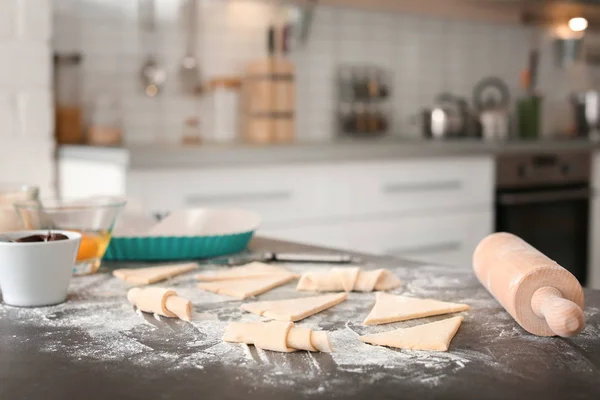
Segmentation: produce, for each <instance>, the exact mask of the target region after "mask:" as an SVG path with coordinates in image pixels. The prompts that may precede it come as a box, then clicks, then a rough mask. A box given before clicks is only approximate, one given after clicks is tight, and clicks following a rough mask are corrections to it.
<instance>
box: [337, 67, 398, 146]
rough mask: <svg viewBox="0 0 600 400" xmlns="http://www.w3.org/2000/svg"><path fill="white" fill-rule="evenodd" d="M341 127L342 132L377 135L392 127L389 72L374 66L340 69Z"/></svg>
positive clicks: (339, 119) (338, 110) (339, 102)
mask: <svg viewBox="0 0 600 400" xmlns="http://www.w3.org/2000/svg"><path fill="white" fill-rule="evenodd" d="M337 79H338V83H337V85H338V107H337V111H336V112H337V120H338V129H339V132H340V133H341V134H344V135H352V136H366V137H374V136H379V135H382V134H385V133H387V132H388V131H389V128H390V109H391V107H390V103H389V102H388V101H387V100H388V99H389V96H390V89H389V81H390V76H389V71H386V70H385V69H383V68H381V67H378V66H373V65H344V66H341V67H340V68H339V70H338V77H337Z"/></svg>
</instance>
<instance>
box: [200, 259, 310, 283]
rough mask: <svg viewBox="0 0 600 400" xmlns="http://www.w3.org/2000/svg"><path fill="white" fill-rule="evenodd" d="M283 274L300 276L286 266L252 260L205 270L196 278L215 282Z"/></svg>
mask: <svg viewBox="0 0 600 400" xmlns="http://www.w3.org/2000/svg"><path fill="white" fill-rule="evenodd" d="M281 274H287V275H293V276H295V277H299V275H297V274H294V273H293V272H290V271H288V270H287V269H285V268H281V267H277V266H274V265H268V264H264V263H261V262H252V263H250V264H246V265H242V266H240V267H234V268H222V269H220V270H216V271H204V272H201V273H199V274H198V275H196V279H198V280H199V281H204V282H214V281H223V280H229V279H241V278H259V277H266V276H273V275H281Z"/></svg>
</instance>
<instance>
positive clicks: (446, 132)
mask: <svg viewBox="0 0 600 400" xmlns="http://www.w3.org/2000/svg"><path fill="white" fill-rule="evenodd" d="M422 118H423V121H422V122H423V134H424V136H425V137H429V138H447V137H461V136H468V126H469V110H468V107H467V103H466V101H464V100H463V99H461V98H459V97H456V96H454V95H451V94H449V93H443V94H441V95H439V96H438V98H437V99H436V105H435V106H434V107H433V108H432V109H426V110H423V113H422Z"/></svg>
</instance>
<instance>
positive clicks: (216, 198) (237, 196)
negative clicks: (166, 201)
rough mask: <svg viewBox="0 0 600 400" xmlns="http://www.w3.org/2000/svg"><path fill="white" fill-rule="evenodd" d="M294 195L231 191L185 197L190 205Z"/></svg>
mask: <svg viewBox="0 0 600 400" xmlns="http://www.w3.org/2000/svg"><path fill="white" fill-rule="evenodd" d="M291 197H292V193H291V192H285V191H279V192H256V193H231V194H214V195H210V194H207V195H192V196H188V197H187V198H186V199H185V203H186V204H188V205H194V204H206V203H232V202H240V201H272V200H289V199H290V198H291Z"/></svg>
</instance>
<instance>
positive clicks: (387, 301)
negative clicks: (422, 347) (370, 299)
mask: <svg viewBox="0 0 600 400" xmlns="http://www.w3.org/2000/svg"><path fill="white" fill-rule="evenodd" d="M468 309H469V306H468V305H466V304H459V303H448V302H445V301H438V300H433V299H416V298H414V297H406V296H395V295H393V294H389V293H385V292H377V295H376V297H375V306H374V307H373V309H372V310H371V312H370V313H369V315H368V316H367V319H365V322H364V324H365V325H379V324H389V323H390V322H398V321H406V320H409V319H415V318H423V317H430V316H432V315H441V314H449V313H453V312H459V311H464V310H468Z"/></svg>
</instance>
